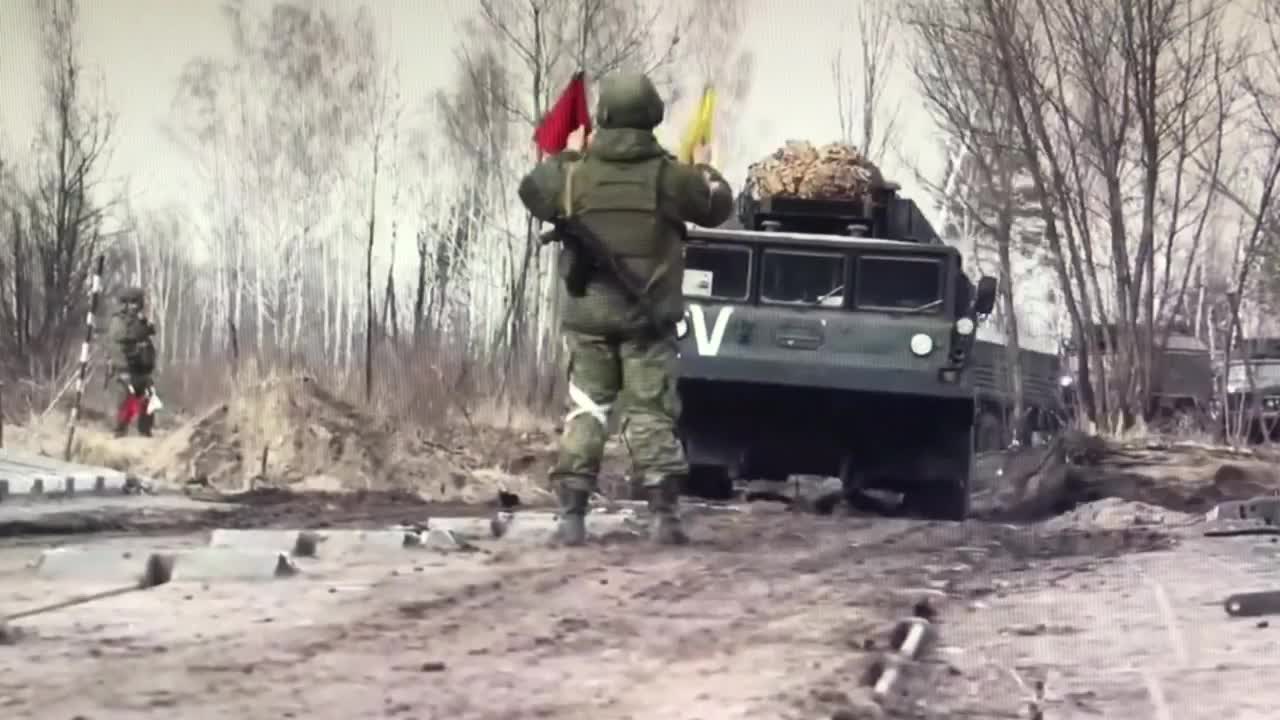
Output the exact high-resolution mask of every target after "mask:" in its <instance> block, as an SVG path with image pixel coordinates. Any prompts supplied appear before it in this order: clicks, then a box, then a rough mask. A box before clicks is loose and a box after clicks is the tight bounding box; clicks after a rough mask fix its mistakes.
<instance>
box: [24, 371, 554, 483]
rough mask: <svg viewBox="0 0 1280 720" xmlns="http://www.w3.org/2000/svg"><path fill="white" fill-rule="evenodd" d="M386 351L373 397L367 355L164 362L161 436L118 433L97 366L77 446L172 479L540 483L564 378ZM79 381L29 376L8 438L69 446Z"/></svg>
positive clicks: (42, 447) (91, 458)
mask: <svg viewBox="0 0 1280 720" xmlns="http://www.w3.org/2000/svg"><path fill="white" fill-rule="evenodd" d="M376 360H377V362H376V364H375V368H374V383H373V390H374V391H373V394H372V396H371V397H369V398H368V399H367V400H366V398H365V393H364V369H363V367H362V366H357V367H352V368H346V369H344V368H340V367H332V366H330V365H327V364H325V363H322V362H316V361H314V360H313V361H311V362H303V361H302V360H301V359H296V358H295V359H292V361H291V362H290V361H282V360H280V359H275V360H265V361H259V360H256V359H255V360H249V361H245V362H242V363H239V364H238V365H237V366H235V367H232V366H231V365H230V364H229V363H226V362H206V363H200V364H192V365H185V366H178V367H165V368H162V370H161V371H160V372H159V373H157V376H156V385H157V388H158V390H159V393H160V395H161V397H162V398H163V400H164V403H165V410H164V411H163V412H162V414H161V415H160V417H159V420H158V422H157V426H156V434H157V437H155V438H154V439H144V438H138V437H133V436H131V437H127V438H123V439H121V438H115V437H113V436H112V434H111V426H112V415H113V407H112V406H113V405H114V403H115V401H116V397H115V390H114V388H109V389H104V387H103V384H102V380H101V376H98V377H97V378H96V380H95V379H92V378H91V380H90V382H89V383H88V385H87V387H86V392H85V395H84V398H83V401H82V412H81V418H82V419H81V422H80V423H79V424H78V427H77V431H76V437H77V440H76V443H75V446H74V450H73V454H74V457H75V459H76V460H78V461H80V462H85V463H89V464H94V465H101V466H106V467H113V468H117V469H121V470H125V471H132V472H138V473H139V474H142V475H144V476H147V477H149V478H152V479H154V480H158V481H161V482H162V483H163V484H181V483H184V482H188V481H190V480H192V479H196V478H207V479H208V480H209V481H210V482H211V483H213V484H215V485H219V486H222V487H226V488H242V487H244V486H246V485H248V484H250V483H251V482H252V483H260V482H265V483H268V484H276V485H287V486H291V487H298V486H299V485H301V486H303V487H305V488H307V489H323V490H354V489H364V488H378V489H391V488H396V489H411V490H416V491H418V492H420V493H422V494H424V495H427V496H429V497H431V498H433V499H441V500H453V501H480V500H483V499H488V498H491V497H492V493H493V490H494V486H498V487H502V488H504V489H507V490H511V491H516V492H519V493H521V494H522V495H523V496H526V497H530V498H536V497H537V496H538V495H539V494H540V493H541V492H542V489H541V487H540V486H541V485H542V484H543V483H544V478H545V474H546V469H547V465H548V464H549V459H550V453H551V451H552V450H553V448H554V438H553V433H554V426H553V423H552V420H551V418H550V416H549V414H548V413H546V412H544V410H543V407H545V403H544V404H542V405H540V404H539V403H538V402H537V401H538V400H539V399H540V398H545V397H549V396H553V395H558V393H559V388H558V387H556V380H557V378H556V377H554V376H545V375H544V376H542V377H539V376H538V375H536V374H533V373H530V372H528V371H522V369H521V368H520V367H519V366H517V367H515V368H514V369H508V370H502V371H500V369H499V368H493V367H490V366H487V365H484V364H481V363H474V362H466V361H465V359H464V358H463V357H462V356H461V355H460V354H458V353H449V352H440V351H436V352H431V351H426V350H421V351H412V350H402V351H399V352H390V351H386V352H382V353H380V354H379V355H378V356H377V358H376ZM504 372H505V373H506V376H507V378H508V379H507V380H506V381H505V382H504V381H503V373H504ZM522 377H523V379H521V378H522ZM548 383H549V384H548ZM67 384H68V383H67V380H66V378H63V379H62V381H61V383H55V382H48V383H46V384H45V385H44V386H41V385H40V384H39V383H34V382H33V383H27V384H25V385H24V386H23V387H24V390H25V392H24V394H23V395H21V396H19V397H20V401H17V402H15V401H14V400H12V399H11V398H7V399H10V403H9V406H8V408H6V410H7V413H6V414H7V415H8V416H9V422H8V423H7V424H6V427H5V441H6V445H10V446H15V447H21V448H24V449H28V450H33V451H36V452H40V453H43V454H47V455H51V456H60V455H61V453H62V448H63V443H64V442H65V438H66V429H67V418H68V413H69V411H70V406H71V403H72V401H73V393H72V392H64V393H61V394H60V393H59V392H58V390H59V389H60V388H59V385H67ZM548 388H552V390H550V391H549V390H548ZM15 405H16V406H17V410H16V411H15ZM15 420H16V421H19V422H20V423H21V424H20V425H16V424H15V423H14V421H15ZM264 454H265V456H266V466H265V472H264V471H263V467H262V457H263V456H264Z"/></svg>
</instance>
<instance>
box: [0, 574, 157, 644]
mask: <svg viewBox="0 0 1280 720" xmlns="http://www.w3.org/2000/svg"><path fill="white" fill-rule="evenodd" d="M174 560H175V558H174V556H173V555H169V554H165V553H154V554H152V555H150V556H148V557H147V562H146V564H145V565H144V567H143V571H142V577H140V578H138V580H137V581H136V582H133V583H130V584H129V585H124V586H122V587H116V588H111V589H110V590H103V591H101V592H96V593H91V594H88V595H78V596H76V597H73V598H70V599H67V600H61V601H58V602H56V603H52V604H49V605H43V606H41V607H37V608H31V609H30V610H23V611H21V612H17V613H12V614H10V615H6V616H5V617H4V618H3V619H0V643H4V642H12V641H13V639H14V638H15V636H16V633H15V632H14V630H13V629H12V628H10V627H9V623H11V622H13V621H14V620H21V619H23V618H29V617H32V616H35V615H43V614H45V613H49V612H53V611H54V610H62V609H64V608H69V607H74V606H76V605H84V604H85V603H90V602H94V601H96V600H105V599H107V598H111V597H116V596H119V595H124V594H127V593H132V592H140V591H143V590H150V589H152V588H156V587H159V586H161V585H165V584H168V583H169V581H171V580H173V566H174Z"/></svg>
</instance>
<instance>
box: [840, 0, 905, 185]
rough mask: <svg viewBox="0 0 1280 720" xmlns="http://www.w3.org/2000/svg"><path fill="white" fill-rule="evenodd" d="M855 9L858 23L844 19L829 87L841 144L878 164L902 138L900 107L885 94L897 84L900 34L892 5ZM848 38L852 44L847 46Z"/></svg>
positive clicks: (869, 2) (883, 0) (882, 0)
mask: <svg viewBox="0 0 1280 720" xmlns="http://www.w3.org/2000/svg"><path fill="white" fill-rule="evenodd" d="M855 6H856V8H857V9H856V10H855V11H854V12H855V15H854V19H853V21H852V23H849V22H848V21H847V20H846V23H847V24H846V26H845V28H844V29H843V31H842V32H841V36H842V37H841V40H842V42H841V43H840V45H839V47H837V48H836V51H835V53H834V54H833V55H832V57H831V61H830V68H831V83H832V86H833V90H834V93H833V94H834V96H835V100H836V114H837V117H838V118H839V121H840V139H841V141H842V142H845V143H848V144H850V145H854V146H855V147H857V148H859V149H860V150H861V151H862V154H863V155H864V156H865V157H867V158H869V159H870V160H871V161H872V162H874V163H877V164H880V163H882V162H884V160H885V154H886V153H887V152H888V151H889V149H890V148H892V147H894V146H895V145H896V144H897V142H898V139H899V138H898V116H899V113H900V110H901V106H900V104H899V103H897V102H894V99H893V98H892V97H891V96H890V95H888V94H887V93H888V91H889V90H890V89H891V88H892V87H893V86H894V83H895V79H894V77H893V75H894V73H895V71H896V70H897V68H898V65H899V62H898V61H899V57H898V51H899V43H900V39H899V38H900V37H901V35H902V31H901V28H900V27H899V25H898V23H897V18H896V15H895V10H894V8H895V5H894V3H892V2H889V0H864V2H860V3H855ZM855 36H856V37H855ZM845 38H848V39H849V41H850V42H848V43H846V42H843V41H844V39H845ZM850 46H852V48H850ZM850 49H852V50H853V52H850Z"/></svg>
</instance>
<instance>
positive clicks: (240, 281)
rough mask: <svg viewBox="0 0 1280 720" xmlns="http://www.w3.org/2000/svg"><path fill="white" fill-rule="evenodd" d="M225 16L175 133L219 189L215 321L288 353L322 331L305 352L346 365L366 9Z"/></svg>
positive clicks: (190, 80) (181, 98) (240, 6)
mask: <svg viewBox="0 0 1280 720" xmlns="http://www.w3.org/2000/svg"><path fill="white" fill-rule="evenodd" d="M224 17H225V19H226V23H227V29H228V32H229V34H230V36H231V40H232V47H233V53H232V56H231V58H230V59H229V60H221V59H213V58H198V59H196V60H193V61H192V62H190V63H188V65H187V67H186V68H185V70H184V73H183V76H182V80H181V83H180V88H179V91H178V93H177V96H176V97H175V102H174V106H175V115H176V121H175V124H176V125H177V127H176V129H175V132H174V133H173V134H174V135H175V137H176V139H178V140H179V142H181V143H182V144H183V145H184V146H185V147H186V148H187V149H188V150H190V151H191V154H192V157H193V159H194V160H196V162H197V163H198V164H199V166H200V168H201V169H202V170H203V171H204V174H205V176H206V178H207V179H208V180H209V182H210V184H211V185H212V186H213V187H214V190H213V192H212V194H211V198H210V202H209V209H210V212H211V215H212V216H213V225H214V227H213V235H214V237H215V238H216V240H217V243H218V245H219V247H218V250H217V253H216V255H217V262H218V277H219V285H220V286H221V289H220V291H219V297H220V298H222V299H223V302H222V304H221V307H219V314H220V315H221V318H220V319H219V320H217V321H215V323H214V324H215V325H219V326H221V325H224V324H225V325H226V326H228V327H229V328H235V329H237V330H238V331H239V330H245V329H246V328H249V329H251V332H252V333H253V336H254V338H255V340H256V351H257V352H258V353H264V352H283V353H289V354H292V353H294V352H297V351H298V350H300V349H301V348H300V344H301V341H302V339H303V338H304V337H308V336H313V337H318V338H319V342H318V343H317V345H318V346H319V347H314V346H313V347H312V348H310V349H311V350H318V351H319V352H321V353H323V355H324V356H326V357H327V359H328V360H329V362H330V363H333V364H337V365H340V366H343V367H346V366H348V365H349V363H350V361H351V359H352V348H353V346H354V339H355V337H356V336H359V335H363V332H362V330H361V328H360V324H359V320H360V319H362V318H364V317H366V315H367V303H364V302H361V301H360V300H359V292H358V289H357V288H358V287H359V286H358V284H356V283H358V281H356V282H352V279H351V277H350V276H351V273H350V272H348V270H349V268H350V267H351V266H353V265H355V264H356V263H358V262H359V259H358V258H359V255H358V254H357V253H358V252H359V250H358V249H357V248H361V247H362V246H363V245H364V243H363V242H353V240H354V239H355V237H362V236H363V235H364V234H365V233H364V232H363V231H361V232H359V233H358V234H354V235H353V234H352V232H351V228H350V227H348V225H349V223H348V222H347V220H346V218H347V217H349V213H348V211H349V210H353V209H354V208H348V207H347V205H349V204H351V202H352V200H351V198H353V197H356V196H358V197H361V198H366V199H367V197H368V194H367V193H366V192H365V191H364V189H357V187H356V186H358V185H359V184H360V183H362V182H364V181H367V180H368V178H365V177H362V176H361V174H360V173H358V172H356V168H358V167H360V164H361V162H362V160H363V159H365V158H367V155H364V156H363V157H362V153H361V152H360V150H359V149H358V148H359V146H360V142H359V140H360V138H362V137H366V136H367V133H368V130H369V127H370V125H369V124H368V122H367V119H366V116H367V115H368V113H369V108H370V107H373V106H375V105H376V104H377V103H376V97H377V88H378V87H379V85H378V79H379V78H380V77H381V73H382V72H384V71H385V67H384V64H385V60H384V59H383V57H382V54H381V51H380V49H379V44H378V38H377V33H376V32H375V28H374V24H373V21H372V16H371V14H370V13H369V11H368V9H367V8H364V7H361V8H359V9H357V10H356V11H354V12H353V13H350V14H340V13H332V12H327V11H325V10H323V9H322V8H320V7H319V6H317V5H315V4H313V3H307V2H287V1H282V2H277V3H275V4H274V5H272V6H270V7H269V9H268V10H267V11H265V12H256V11H255V10H254V9H253V8H250V7H249V6H247V5H246V4H245V3H243V2H242V0H232V1H231V2H228V3H227V4H226V5H225V7H224ZM364 188H367V186H364ZM360 202H361V203H363V202H364V200H361V201H360ZM365 211H367V208H363V209H361V210H360V211H358V214H361V215H362V214H364V213H365ZM309 296H315V299H316V300H317V301H315V302H308V298H309ZM308 308H318V309H319V313H318V316H319V317H314V316H311V315H310V314H309V313H307V312H306V309H308ZM317 321H318V322H317ZM316 325H318V327H316ZM313 327H314V328H315V330H317V331H318V332H315V333H310V332H306V331H308V330H311V329H312V328H313ZM229 341H230V344H231V345H233V346H238V345H239V343H238V338H236V337H231V338H229Z"/></svg>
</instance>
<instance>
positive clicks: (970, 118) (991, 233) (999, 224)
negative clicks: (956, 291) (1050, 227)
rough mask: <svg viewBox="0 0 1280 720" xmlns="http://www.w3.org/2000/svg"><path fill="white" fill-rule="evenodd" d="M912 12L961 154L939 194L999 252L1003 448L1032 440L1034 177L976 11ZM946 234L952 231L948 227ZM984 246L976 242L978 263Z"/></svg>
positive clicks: (931, 100) (922, 71)
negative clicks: (1022, 312)
mask: <svg viewBox="0 0 1280 720" xmlns="http://www.w3.org/2000/svg"><path fill="white" fill-rule="evenodd" d="M905 9H906V13H905V16H904V17H905V20H906V22H907V24H908V25H909V26H910V27H912V28H913V29H914V30H915V33H916V35H917V38H918V41H919V48H920V50H919V52H918V53H916V54H915V56H914V57H913V58H912V62H911V67H912V71H913V73H914V75H915V77H916V81H917V85H918V87H919V90H920V92H921V94H922V95H923V97H924V99H925V101H926V103H927V105H928V106H929V108H930V110H931V111H932V113H933V115H934V117H935V118H936V120H937V121H938V124H939V126H940V127H941V129H942V130H943V132H944V133H945V135H946V136H947V139H948V140H949V141H950V147H951V148H952V149H953V150H954V153H953V154H952V156H951V157H950V158H948V159H949V161H950V162H951V163H952V165H951V167H949V168H948V178H949V179H950V183H944V185H949V186H950V187H944V188H940V189H939V195H940V196H941V198H942V201H943V202H945V203H948V205H950V206H951V208H952V209H953V212H955V213H956V214H958V215H959V216H960V217H961V218H963V220H965V221H972V222H973V223H974V224H976V225H977V226H978V228H979V229H980V232H979V233H977V234H976V235H979V236H985V237H987V238H990V240H991V242H992V244H993V245H994V246H995V249H996V256H997V266H998V272H997V276H998V277H999V280H1000V285H999V288H1000V289H999V301H1000V302H999V305H998V311H999V312H998V316H999V320H1000V326H1001V330H1003V335H1004V351H1005V370H1006V373H1005V375H1006V377H1005V378H1003V380H1004V382H1005V383H1006V384H1007V387H1008V389H1009V398H1010V404H1009V408H1008V415H1009V417H1008V418H1003V417H1002V418H998V419H997V418H993V417H990V415H991V413H992V412H993V411H994V410H995V409H992V408H984V409H983V410H982V414H981V417H980V418H979V431H980V432H981V433H983V434H994V433H999V434H1000V435H1001V438H1000V441H1001V442H1000V445H1001V446H1003V443H1004V441H1007V440H1008V439H1009V438H1008V437H1007V430H1006V428H1009V427H1010V426H1012V428H1013V429H1014V431H1015V432H1014V435H1013V438H1014V439H1016V440H1019V441H1026V440H1028V439H1029V438H1027V437H1026V436H1025V433H1023V432H1022V431H1021V430H1022V428H1023V427H1024V426H1025V423H1024V422H1023V420H1024V415H1025V410H1024V388H1023V383H1022V379H1023V362H1022V351H1021V348H1022V342H1021V335H1020V327H1019V322H1018V315H1019V313H1018V304H1017V303H1016V302H1015V294H1016V292H1015V287H1016V281H1015V273H1014V263H1013V256H1014V251H1015V244H1016V242H1015V238H1016V237H1017V236H1018V235H1019V234H1020V232H1025V231H1026V220H1028V219H1029V218H1027V217H1026V215H1027V212H1026V208H1027V198H1025V197H1024V193H1022V192H1020V191H1021V190H1022V189H1023V188H1022V185H1023V184H1024V182H1023V181H1024V179H1025V175H1026V173H1025V170H1024V169H1023V168H1022V167H1021V165H1020V162H1019V159H1020V156H1019V155H1018V154H1017V152H1016V137H1015V135H1014V132H1013V126H1012V124H1011V123H1010V122H1009V120H1008V118H1009V111H1008V102H1009V98H1008V95H1007V94H1006V93H1005V92H1004V89H1003V88H1002V87H1001V86H1000V85H999V83H998V82H997V80H996V79H995V78H992V77H991V75H990V73H989V71H988V62H989V60H988V57H987V52H986V48H985V47H984V46H983V45H982V44H981V42H980V41H981V38H982V33H981V32H979V31H978V25H977V24H978V23H979V22H980V20H979V19H978V18H976V17H975V13H974V9H973V8H972V7H970V6H966V5H964V4H959V3H957V4H954V5H943V4H939V3H932V2H925V3H916V4H911V5H908V6H907V7H906V8H905ZM948 217H950V215H948ZM942 230H943V232H947V228H945V227H944V228H943V229H942ZM980 244H981V243H980V241H979V238H978V237H976V236H975V237H974V250H975V252H974V258H975V260H977V259H978V257H979V254H978V252H977V249H978V247H979V246H980ZM1001 413H1002V414H1003V410H1001Z"/></svg>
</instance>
